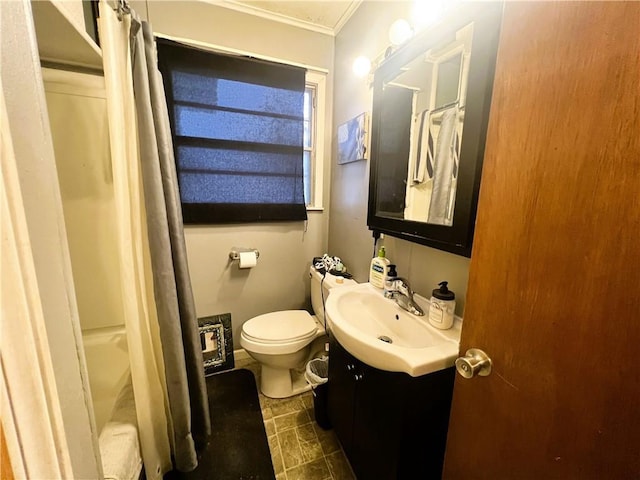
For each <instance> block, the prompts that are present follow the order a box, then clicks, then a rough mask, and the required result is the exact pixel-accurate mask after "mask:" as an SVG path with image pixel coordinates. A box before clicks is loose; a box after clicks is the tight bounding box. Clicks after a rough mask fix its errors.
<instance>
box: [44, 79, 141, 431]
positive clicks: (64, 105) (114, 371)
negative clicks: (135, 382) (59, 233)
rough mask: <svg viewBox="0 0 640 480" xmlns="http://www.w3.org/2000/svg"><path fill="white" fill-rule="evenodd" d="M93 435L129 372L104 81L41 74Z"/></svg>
mask: <svg viewBox="0 0 640 480" xmlns="http://www.w3.org/2000/svg"><path fill="white" fill-rule="evenodd" d="M43 77H44V86H45V94H46V99H47V108H48V112H49V122H50V125H51V134H52V137H53V147H54V151H55V156H56V167H57V172H58V182H59V184H60V194H61V197H62V207H63V210H64V220H65V226H66V229H67V238H68V241H69V253H70V255H71V268H72V269H73V279H74V284H75V292H76V298H77V302H78V315H79V317H80V327H81V329H82V339H83V344H84V352H85V358H86V362H87V369H88V371H89V385H90V387H91V398H92V401H93V407H94V414H95V419H96V427H97V430H98V432H99V431H100V430H101V429H102V426H103V425H104V424H105V423H106V421H107V420H108V419H109V415H110V414H111V410H112V408H113V406H114V404H115V401H116V398H117V396H118V393H119V392H120V389H121V388H122V386H123V384H124V383H125V382H126V380H127V378H128V374H129V358H128V353H127V339H126V333H125V327H124V317H123V308H124V307H123V302H122V292H121V285H120V268H119V266H120V262H119V252H118V238H117V225H116V206H115V199H114V191H113V177H112V170H111V154H110V147H109V129H108V118H107V105H106V92H105V90H104V79H103V77H102V76H98V75H87V74H82V73H76V72H69V71H63V70H51V69H43Z"/></svg>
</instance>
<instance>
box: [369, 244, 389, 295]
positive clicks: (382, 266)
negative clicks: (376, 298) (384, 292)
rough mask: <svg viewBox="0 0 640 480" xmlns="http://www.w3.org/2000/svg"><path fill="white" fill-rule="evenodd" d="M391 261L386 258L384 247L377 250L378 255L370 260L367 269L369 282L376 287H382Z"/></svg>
mask: <svg viewBox="0 0 640 480" xmlns="http://www.w3.org/2000/svg"><path fill="white" fill-rule="evenodd" d="M390 263H391V262H390V261H389V259H388V258H386V254H385V251H384V247H380V250H378V256H377V257H373V259H372V260H371V268H370V269H369V283H370V284H371V285H373V286H374V287H377V288H384V282H385V280H386V279H387V273H388V272H389V264H390Z"/></svg>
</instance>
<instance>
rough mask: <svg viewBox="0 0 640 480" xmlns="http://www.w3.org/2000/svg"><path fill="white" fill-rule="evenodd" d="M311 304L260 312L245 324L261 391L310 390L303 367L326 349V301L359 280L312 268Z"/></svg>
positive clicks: (275, 394) (244, 339)
mask: <svg viewBox="0 0 640 480" xmlns="http://www.w3.org/2000/svg"><path fill="white" fill-rule="evenodd" d="M309 276H310V277H311V305H312V307H313V311H314V312H315V315H310V314H309V312H307V311H306V310H284V311H281V312H271V313H266V314H264V315H259V316H257V317H254V318H252V319H250V320H247V321H246V322H245V323H244V325H242V333H241V335H240V345H242V348H244V349H245V350H246V352H247V353H248V354H249V355H251V356H252V357H253V358H254V359H255V360H256V361H258V362H259V363H260V365H261V380H260V391H261V392H262V393H263V394H264V395H266V396H267V397H271V398H286V397H290V396H292V395H297V394H299V393H302V392H305V391H307V390H309V389H310V388H311V387H310V386H309V384H308V383H307V381H306V380H305V379H304V375H302V373H303V369H304V367H305V364H306V363H307V361H308V360H310V359H311V358H314V357H317V356H319V355H320V354H321V353H322V352H323V351H324V345H325V343H326V342H327V336H326V332H325V328H324V321H325V318H324V304H323V297H324V301H326V300H327V296H328V295H329V290H330V289H331V288H333V287H336V286H342V285H350V284H354V283H356V282H355V281H354V280H349V279H346V278H342V277H336V276H334V275H331V274H329V273H328V274H327V275H326V276H325V277H324V280H323V275H322V274H321V273H319V272H317V271H316V270H315V268H313V266H312V267H311V269H310V275H309Z"/></svg>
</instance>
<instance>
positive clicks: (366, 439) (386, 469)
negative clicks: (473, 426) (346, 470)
mask: <svg viewBox="0 0 640 480" xmlns="http://www.w3.org/2000/svg"><path fill="white" fill-rule="evenodd" d="M329 339H330V350H329V383H328V410H329V418H330V420H331V423H332V425H333V428H334V430H335V432H336V435H337V436H338V439H339V440H340V443H341V444H342V447H343V449H344V451H345V454H346V455H347V458H348V459H349V463H350V464H351V467H352V468H353V471H354V473H355V474H356V476H357V478H358V480H368V479H375V480H385V479H389V480H391V479H413V478H421V479H439V478H441V475H442V462H443V458H444V450H445V444H446V436H447V427H448V423H449V410H450V407H451V396H452V392H453V380H454V373H455V370H454V369H453V368H448V369H446V370H441V371H439V372H434V373H431V374H428V375H424V376H422V377H415V378H414V377H411V376H410V375H407V374H405V373H400V372H386V371H382V370H378V369H376V368H373V367H370V366H368V365H366V364H364V363H363V362H361V361H359V360H358V359H357V358H355V357H354V356H353V355H351V354H350V353H349V352H347V351H346V350H345V349H344V348H343V347H342V346H341V345H340V344H339V343H338V341H337V340H336V338H335V337H334V336H333V335H332V334H331V333H330V334H329Z"/></svg>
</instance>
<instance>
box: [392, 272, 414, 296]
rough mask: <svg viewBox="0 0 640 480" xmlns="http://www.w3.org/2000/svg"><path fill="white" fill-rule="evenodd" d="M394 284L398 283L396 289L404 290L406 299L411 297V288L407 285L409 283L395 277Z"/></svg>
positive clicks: (404, 279) (402, 278)
mask: <svg viewBox="0 0 640 480" xmlns="http://www.w3.org/2000/svg"><path fill="white" fill-rule="evenodd" d="M396 282H398V284H397V285H398V289H399V290H404V292H401V293H404V294H405V295H406V296H407V297H412V296H413V291H411V286H410V285H409V281H408V280H407V279H406V278H404V277H396Z"/></svg>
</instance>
